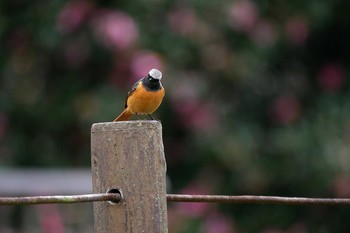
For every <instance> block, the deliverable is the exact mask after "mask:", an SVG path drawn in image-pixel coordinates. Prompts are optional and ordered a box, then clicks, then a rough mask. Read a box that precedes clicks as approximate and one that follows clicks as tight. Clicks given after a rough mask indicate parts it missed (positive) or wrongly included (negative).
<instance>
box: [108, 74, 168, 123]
mask: <svg viewBox="0 0 350 233" xmlns="http://www.w3.org/2000/svg"><path fill="white" fill-rule="evenodd" d="M161 79H162V73H161V72H160V71H159V70H157V69H151V70H150V71H149V72H148V74H147V76H145V77H143V78H141V79H140V80H139V81H137V82H136V83H135V84H134V85H133V86H132V88H131V90H130V91H129V92H128V96H127V97H126V100H125V109H124V111H123V112H122V113H121V114H120V115H119V116H118V117H117V118H115V120H114V122H116V121H128V120H130V118H131V116H132V115H133V114H135V115H139V114H142V115H145V114H147V115H148V116H149V117H150V118H151V119H152V120H154V118H153V117H152V115H151V114H152V113H154V112H155V111H156V110H157V109H158V107H159V106H160V104H161V103H162V100H163V97H164V95H165V90H164V88H163V86H162V83H161V82H160V80H161Z"/></svg>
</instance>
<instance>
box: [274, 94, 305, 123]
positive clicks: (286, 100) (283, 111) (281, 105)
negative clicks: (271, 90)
mask: <svg viewBox="0 0 350 233" xmlns="http://www.w3.org/2000/svg"><path fill="white" fill-rule="evenodd" d="M300 112H301V106H300V103H299V101H298V99H297V98H296V97H295V96H292V95H285V96H280V97H278V98H277V99H276V100H275V101H274V102H273V103H272V114H273V117H274V119H275V120H276V121H277V122H278V123H282V124H290V123H292V122H295V121H296V120H297V119H298V118H299V116H300Z"/></svg>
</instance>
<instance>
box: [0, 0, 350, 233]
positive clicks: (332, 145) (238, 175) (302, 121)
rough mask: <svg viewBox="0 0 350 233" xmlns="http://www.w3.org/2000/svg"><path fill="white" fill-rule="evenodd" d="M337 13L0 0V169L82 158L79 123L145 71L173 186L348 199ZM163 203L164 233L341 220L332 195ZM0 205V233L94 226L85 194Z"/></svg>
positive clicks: (344, 31)
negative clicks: (152, 78) (154, 92)
mask: <svg viewBox="0 0 350 233" xmlns="http://www.w3.org/2000/svg"><path fill="white" fill-rule="evenodd" d="M349 11H350V1H346V0H335V1H327V0H309V1H304V0H294V1H278V0H274V1H273V0H268V1H266V0H265V1H262V0H256V1H254V0H217V1H211V0H192V1H180V0H178V1H171V0H148V1H145V0H136V1H123V0H122V1H99V2H98V1H84V0H73V1H64V0H52V1H28V0H13V1H9V0H8V1H2V2H1V3H0V43H1V44H0V72H1V74H0V75H1V76H0V170H4V169H8V168H23V169H24V168H25V169H34V170H35V169H42V168H46V169H50V168H54V169H72V170H74V169H84V168H85V169H86V170H88V169H90V128H91V125H92V124H93V123H95V122H106V121H112V120H113V119H114V118H115V117H116V116H117V115H118V114H119V113H120V112H121V111H122V110H123V106H124V100H125V97H126V93H127V91H128V90H129V89H130V87H131V86H132V84H133V83H134V82H135V81H137V80H138V79H139V78H141V77H142V76H144V75H146V74H147V72H148V71H149V70H150V69H151V68H158V69H160V70H161V71H162V72H163V80H162V81H163V85H164V87H165V89H166V96H165V100H164V102H163V104H162V105H161V107H160V108H159V110H158V111H157V113H156V114H155V116H156V118H157V119H160V120H161V121H162V124H163V139H164V147H165V155H166V160H167V165H168V176H169V184H168V186H169V187H168V188H169V192H170V193H187V194H227V195H243V194H252V195H279V196H304V197H337V198H350V143H349V142H350V101H349V99H350V89H349V81H348V76H349V69H348V66H349V58H350V55H349V54H350V43H349V41H350V23H349V20H350V18H349ZM8 181H9V182H10V183H11V182H15V181H14V180H12V181H11V180H8ZM27 185H28V187H30V186H31V185H32V184H30V183H29V184H27ZM58 187H59V185H58ZM1 189H3V190H1ZM23 189H25V187H24V188H23ZM42 189H43V190H45V187H42ZM4 191H6V190H4V188H3V187H0V193H1V192H4ZM168 208H169V209H168V216H169V232H170V233H196V232H200V233H235V232H242V233H246V232H263V233H280V232H287V233H296V232H298V233H307V232H348V231H349V229H350V222H349V221H348V218H349V214H350V210H349V208H348V207H341V206H340V207H321V206H282V205H277V206H271V205H252V204H249V205H248V204H246V205H216V204H205V203H202V204H193V203H178V204H171V203H170V204H169V207H168ZM0 216H1V218H0V232H4V233H13V232H26V233H27V232H28V233H31V232H45V233H63V232H93V216H92V205H91V204H77V205H44V206H26V207H13V206H12V207H4V206H2V207H0Z"/></svg>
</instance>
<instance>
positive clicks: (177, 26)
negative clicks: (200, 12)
mask: <svg viewBox="0 0 350 233" xmlns="http://www.w3.org/2000/svg"><path fill="white" fill-rule="evenodd" d="M168 24H169V27H170V28H171V30H173V31H174V32H177V33H179V34H181V35H189V34H191V33H193V32H194V31H195V30H196V25H197V18H196V15H195V13H194V12H193V10H192V9H190V8H184V7H181V8H176V9H173V10H171V11H170V12H169V15H168Z"/></svg>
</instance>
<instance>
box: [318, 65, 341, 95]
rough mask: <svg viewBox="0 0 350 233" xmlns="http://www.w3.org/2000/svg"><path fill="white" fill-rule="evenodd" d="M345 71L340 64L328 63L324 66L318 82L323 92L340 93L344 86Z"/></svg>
mask: <svg viewBox="0 0 350 233" xmlns="http://www.w3.org/2000/svg"><path fill="white" fill-rule="evenodd" d="M344 73H345V72H344V69H343V67H342V66H340V65H339V64H332V63H328V64H326V65H324V66H323V67H322V68H321V70H320V73H319V76H318V82H319V85H320V87H321V88H322V89H323V90H326V91H330V92H334V91H338V90H339V89H340V88H341V87H342V86H343V84H344V79H345V78H344V77H345V74H344Z"/></svg>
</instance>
